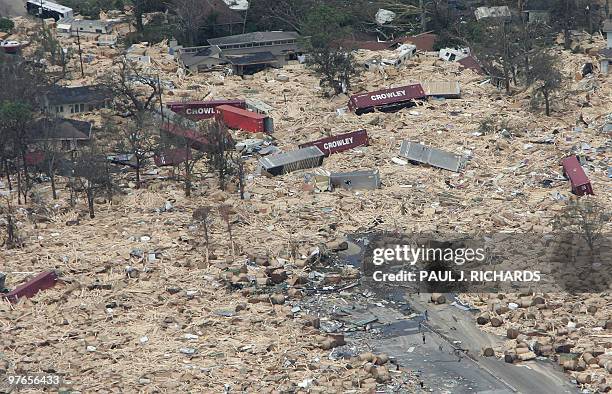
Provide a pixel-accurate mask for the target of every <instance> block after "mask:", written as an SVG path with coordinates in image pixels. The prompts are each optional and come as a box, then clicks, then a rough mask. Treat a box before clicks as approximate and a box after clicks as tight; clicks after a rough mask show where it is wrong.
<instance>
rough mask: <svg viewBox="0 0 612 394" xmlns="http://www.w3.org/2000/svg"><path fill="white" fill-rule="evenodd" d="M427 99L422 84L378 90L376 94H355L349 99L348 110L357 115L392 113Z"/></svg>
mask: <svg viewBox="0 0 612 394" xmlns="http://www.w3.org/2000/svg"><path fill="white" fill-rule="evenodd" d="M425 98H426V95H425V91H424V90H423V87H422V86H421V84H419V83H416V84H412V85H406V86H398V87H395V88H390V89H383V90H377V91H375V92H368V93H360V94H355V95H353V96H351V98H350V99H349V102H348V108H349V110H351V111H353V112H355V113H356V114H357V115H361V114H364V113H367V112H372V111H374V110H376V109H378V110H381V111H392V110H397V109H400V108H403V107H407V106H410V105H412V104H413V100H417V99H425Z"/></svg>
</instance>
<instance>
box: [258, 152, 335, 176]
mask: <svg viewBox="0 0 612 394" xmlns="http://www.w3.org/2000/svg"><path fill="white" fill-rule="evenodd" d="M324 157H325V154H324V153H323V152H321V149H319V148H317V147H316V146H309V147H307V148H302V149H298V150H294V151H291V152H286V153H280V154H278V155H271V156H266V157H262V158H261V159H259V164H260V165H261V167H262V168H263V169H264V171H266V172H267V173H269V174H270V175H281V174H287V173H289V172H292V171H297V170H304V169H306V168H314V167H318V166H320V165H321V164H323V158H324Z"/></svg>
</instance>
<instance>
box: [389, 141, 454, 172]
mask: <svg viewBox="0 0 612 394" xmlns="http://www.w3.org/2000/svg"><path fill="white" fill-rule="evenodd" d="M400 156H402V157H405V158H406V159H408V160H411V161H415V162H417V163H423V164H429V165H431V166H434V167H439V168H443V169H445V170H449V171H454V172H459V171H461V169H462V168H463V166H464V165H465V160H464V159H463V157H461V156H460V155H456V154H454V153H450V152H446V151H443V150H442V149H438V148H432V147H429V146H425V145H422V144H419V143H417V142H410V141H402V145H401V147H400Z"/></svg>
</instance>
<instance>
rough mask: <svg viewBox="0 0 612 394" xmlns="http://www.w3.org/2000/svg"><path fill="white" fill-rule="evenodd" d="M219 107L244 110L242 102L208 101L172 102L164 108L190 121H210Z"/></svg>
mask: <svg viewBox="0 0 612 394" xmlns="http://www.w3.org/2000/svg"><path fill="white" fill-rule="evenodd" d="M220 105H230V106H232V107H236V108H243V109H244V108H246V101H244V100H210V101H174V102H170V103H167V104H166V106H167V107H168V108H169V109H170V110H172V111H173V112H176V113H177V114H179V115H182V116H184V117H186V118H187V119H191V120H195V121H198V120H202V119H211V118H214V117H215V114H216V111H215V108H217V107H218V106H220Z"/></svg>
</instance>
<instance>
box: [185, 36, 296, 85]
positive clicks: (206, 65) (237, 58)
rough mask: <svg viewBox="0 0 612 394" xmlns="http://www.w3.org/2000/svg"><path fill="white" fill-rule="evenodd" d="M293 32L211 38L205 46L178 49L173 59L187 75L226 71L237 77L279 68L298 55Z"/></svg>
mask: <svg viewBox="0 0 612 394" xmlns="http://www.w3.org/2000/svg"><path fill="white" fill-rule="evenodd" d="M299 38H300V37H299V35H298V34H297V33H296V32H291V31H286V32H255V33H247V34H239V35H235V36H227V37H220V38H211V39H209V40H208V44H209V45H207V46H199V47H188V48H179V49H178V53H177V55H176V58H177V60H178V63H179V65H180V66H181V67H182V68H183V69H184V70H185V71H187V72H189V73H199V72H206V71H212V70H218V69H224V68H225V67H229V68H231V69H232V71H233V73H234V74H236V75H243V74H252V73H254V72H257V71H260V70H262V69H264V68H267V67H276V68H278V67H282V66H283V65H284V64H286V62H287V61H288V60H295V59H297V56H298V54H300V53H301V50H300V46H299V42H298V41H299Z"/></svg>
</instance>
